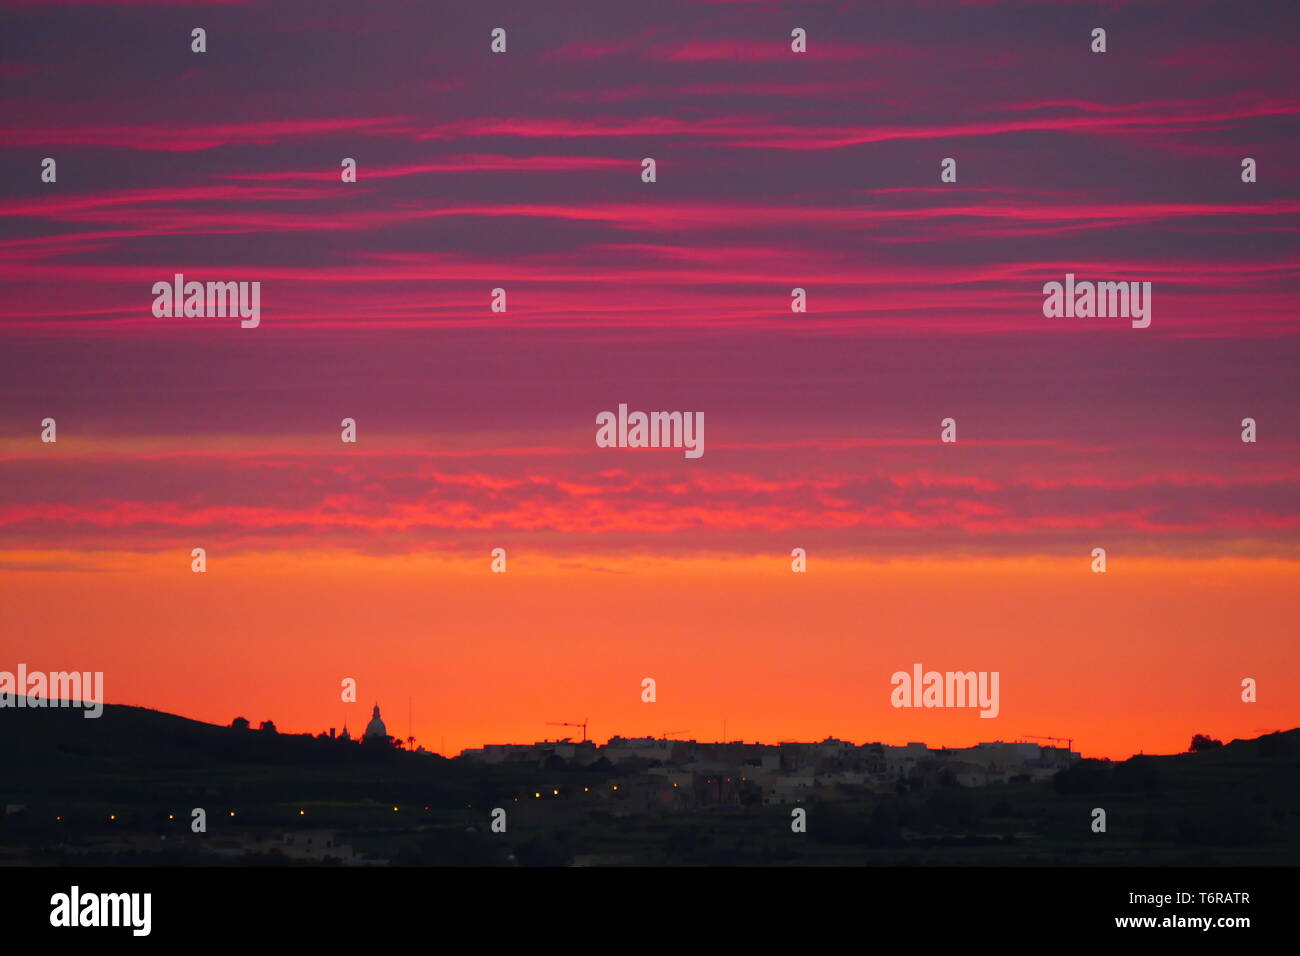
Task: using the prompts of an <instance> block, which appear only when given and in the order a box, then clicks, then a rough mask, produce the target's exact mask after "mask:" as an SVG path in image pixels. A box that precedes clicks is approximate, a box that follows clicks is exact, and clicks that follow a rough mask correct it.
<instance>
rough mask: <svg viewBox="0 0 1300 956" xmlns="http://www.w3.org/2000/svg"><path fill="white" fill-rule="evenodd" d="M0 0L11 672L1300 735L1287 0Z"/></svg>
mask: <svg viewBox="0 0 1300 956" xmlns="http://www.w3.org/2000/svg"><path fill="white" fill-rule="evenodd" d="M4 8H5V9H4V10H3V12H2V13H0V17H2V18H3V27H2V28H0V670H11V671H12V670H15V669H16V668H17V665H18V664H19V663H25V664H26V665H27V667H28V668H29V669H31V670H51V671H52V670H73V669H75V670H102V671H103V672H104V674H105V678H104V680H105V690H106V697H107V700H108V702H109V703H117V704H134V705H140V706H148V707H154V708H157V709H160V710H165V711H170V712H174V713H179V714H183V715H185V716H187V717H192V718H196V719H200V720H206V721H212V722H217V723H228V722H229V721H230V720H231V719H232V718H233V717H235V716H237V715H242V716H244V717H247V718H248V719H250V720H252V721H254V722H255V723H256V722H258V721H260V720H263V719H268V718H270V719H273V720H274V721H275V722H276V724H277V726H278V727H279V728H280V730H281V731H282V732H285V731H287V732H305V731H311V732H313V733H315V732H320V731H321V730H325V729H327V728H329V727H337V728H340V729H341V728H342V726H343V725H344V723H345V722H346V723H347V724H348V726H349V727H350V729H351V730H352V731H353V732H354V733H355V732H356V731H357V730H359V729H360V728H362V727H363V726H364V724H365V722H366V720H367V719H368V718H369V713H370V707H371V706H372V704H373V703H375V702H376V701H377V702H378V703H379V704H380V705H381V706H382V707H383V710H384V716H385V719H386V720H387V723H388V729H389V731H390V733H393V734H395V735H398V736H401V737H403V738H405V737H406V736H407V733H408V729H407V728H408V717H407V709H408V699H409V700H410V701H411V705H410V706H411V714H412V717H411V725H412V729H411V732H412V733H413V734H414V736H415V737H416V738H417V740H418V741H419V742H420V743H421V744H423V745H424V746H425V747H427V748H429V749H433V750H438V751H440V752H443V753H447V754H454V753H456V752H458V751H459V750H460V749H462V748H464V747H476V746H481V745H482V744H484V743H489V742H493V743H503V742H529V741H533V740H540V739H543V738H546V737H552V738H554V737H555V736H559V735H564V734H567V733H569V732H570V731H569V730H568V729H567V728H558V727H548V726H547V725H546V724H547V722H548V721H581V720H583V719H584V718H589V719H590V723H591V728H590V729H591V734H592V736H593V737H595V738H596V739H598V740H600V741H604V740H605V739H606V738H608V737H609V736H611V735H614V734H621V735H624V736H642V735H654V736H658V735H660V734H662V733H666V732H670V731H682V732H684V733H680V734H679V736H683V737H695V738H697V739H701V740H715V739H720V738H721V737H722V736H723V733H724V721H725V728H726V736H727V737H728V738H729V739H744V740H748V741H754V740H762V741H765V742H775V741H778V740H792V739H805V740H806V739H821V738H823V737H825V736H828V735H830V736H837V737H840V738H844V739H850V740H855V741H858V742H862V741H875V740H879V741H883V742H886V743H895V744H898V743H906V742H908V741H925V742H927V743H929V744H931V745H932V746H939V745H948V746H964V745H968V744H972V743H975V742H977V741H982V740H994V739H1002V740H1015V739H1021V738H1023V737H1024V736H1026V735H1044V736H1060V737H1070V738H1072V739H1073V740H1074V749H1075V750H1079V751H1082V752H1083V754H1084V755H1085V756H1093V757H1103V756H1105V757H1112V758H1124V757H1127V756H1129V755H1130V754H1132V753H1136V752H1138V751H1146V752H1148V753H1152V752H1165V753H1167V752H1178V751H1182V750H1185V749H1186V748H1187V745H1188V742H1189V740H1190V739H1191V737H1192V735H1193V734H1194V733H1208V734H1211V735H1212V736H1215V737H1219V738H1222V739H1224V740H1230V739H1232V738H1234V737H1255V736H1258V735H1259V734H1262V733H1267V732H1270V731H1274V730H1281V729H1289V728H1292V727H1295V726H1297V725H1300V650H1298V646H1300V645H1298V637H1300V635H1298V634H1297V621H1298V620H1300V401H1297V396H1298V389H1297V381H1298V378H1300V322H1298V321H1297V314H1298V313H1297V308H1296V296H1297V295H1298V294H1300V242H1298V241H1297V232H1298V231H1300V136H1297V132H1298V131H1300V86H1298V84H1297V73H1296V59H1295V38H1296V36H1297V30H1298V29H1300V5H1298V4H1296V3H1294V0H1277V2H1260V3H1250V4H1242V3H1240V2H1235V0H1227V2H1220V3H1216V2H1167V3H1165V2H1143V3H1136V2H1135V3H1123V2H1120V3H1097V2H1086V3H1085V2H1080V3H1073V2H1066V3H1055V4H1049V3H1042V2H1034V3H1030V2H1010V0H1008V2H1002V0H986V2H965V3H958V2H952V3H940V2H916V0H909V2H904V0H880V2H872V3H869V4H868V3H850V2H844V3H839V2H815V0H809V2H802V3H798V4H779V3H766V2H741V0H735V2H713V3H710V2H702V0H694V2H685V0H655V2H649V3H633V2H624V0H618V2H609V3H597V2H592V0H584V2H573V0H554V2H552V0H548V2H546V3H540V2H538V0H528V2H510V3H505V2H501V3H498V2H482V3H463V2H457V3H436V2H426V0H421V2H404V3H388V2H365V3H354V2H348V3H345V2H335V0H327V2H320V0H312V2H305V0H304V2H298V0H277V2H274V3H231V4H220V3H217V4H212V3H205V4H187V3H183V2H156V3H149V2H94V3H66V2H54V3H49V2H46V3H41V4H39V5H38V4H27V3H12V2H11V3H6V4H4ZM195 27H203V28H204V29H205V30H206V31H207V52H206V53H202V54H196V53H192V52H191V50H190V42H191V41H190V31H191V30H192V29H193V28H195ZM494 27H502V28H504V29H506V31H507V36H508V48H507V52H506V53H505V54H493V53H492V52H490V49H489V43H490V39H491V38H490V33H491V31H492V29H493V28H494ZM795 27H802V28H804V29H805V30H806V31H807V36H808V52H807V53H806V54H794V53H792V52H791V50H790V31H791V30H792V29H793V28H795ZM1094 27H1104V28H1105V29H1106V30H1107V34H1108V52H1106V53H1105V54H1094V53H1091V52H1090V50H1089V44H1090V33H1091V31H1092V29H1093V28H1094ZM45 157H51V158H54V159H55V160H56V161H57V181H56V182H54V183H43V182H42V181H41V177H40V173H41V161H42V159H44V158H45ZM344 157H352V158H355V159H356V161H357V182H355V183H344V182H341V181H340V162H341V160H342V159H343V158H344ZM644 157H654V158H655V160H656V162H657V181H656V182H654V183H645V182H642V180H641V161H642V159H643V158H644ZM945 157H953V158H955V159H956V161H957V171H958V179H957V182H956V183H941V182H940V178H939V172H940V161H941V160H942V159H944V158H945ZM1243 157H1252V158H1254V159H1255V160H1256V161H1257V164H1258V182H1255V183H1249V184H1248V183H1243V182H1242V180H1241V160H1242V158H1243ZM1067 272H1072V273H1075V274H1076V275H1077V276H1078V277H1079V278H1080V279H1091V280H1134V281H1138V280H1141V281H1150V282H1151V283H1152V287H1153V295H1152V322H1151V326H1150V328H1146V329H1134V328H1132V327H1130V323H1129V321H1128V320H1127V319H1115V318H1107V319H1098V318H1084V319H1079V318H1054V319H1048V318H1045V317H1044V316H1043V312H1042V302H1043V295H1042V287H1043V284H1044V283H1046V282H1049V281H1061V280H1062V279H1063V278H1064V276H1065V274H1066V273H1067ZM175 273H183V274H184V275H185V277H186V279H194V280H199V281H254V280H255V281H260V282H261V283H262V291H261V310H262V316H261V325H260V327H258V328H256V329H244V328H241V327H240V324H239V321H238V319H237V318H236V319H231V318H155V317H154V316H153V314H152V312H151V305H152V303H153V300H154V296H153V294H152V293H151V287H152V286H153V284H154V283H155V282H158V281H168V282H170V281H171V279H172V277H173V275H174V274H175ZM497 287H501V288H505V289H506V290H507V294H508V312H506V313H505V314H500V313H493V312H491V311H490V310H489V302H490V294H491V290H492V289H493V288H497ZM795 287H801V288H804V289H806V290H807V294H808V312H807V313H806V314H794V313H792V312H791V310H790V294H791V289H793V288H795ZM620 403H626V404H627V405H628V406H629V407H630V408H631V409H641V410H646V411H650V410H681V411H701V412H703V413H704V417H705V422H706V430H705V453H704V455H703V457H702V458H699V459H697V460H691V459H687V458H685V457H684V456H683V454H682V451H681V450H680V449H618V448H598V447H596V444H595V441H594V438H595V433H596V425H595V418H596V415H597V414H598V413H600V412H602V411H605V410H615V409H617V407H618V405H619V404H620ZM46 417H51V418H54V419H55V420H56V421H57V428H58V441H57V443H54V444H47V443H43V442H42V441H41V437H40V435H41V421H42V419H44V418H46ZM345 417H351V418H354V419H355V420H356V422H357V431H358V442H357V443H356V444H355V445H349V444H343V443H342V442H341V441H340V437H339V435H340V428H339V423H340V421H341V419H343V418H345ZM946 417H952V418H954V419H956V422H957V432H958V441H957V443H955V444H944V443H941V442H940V440H939V433H940V421H941V420H942V419H944V418H946ZM1246 417H1250V418H1254V419H1255V420H1256V422H1257V423H1258V441H1257V442H1256V443H1254V444H1247V443H1243V442H1242V441H1241V430H1242V429H1241V421H1242V419H1243V418H1246ZM195 547H203V548H205V549H206V550H207V558H208V570H207V572H206V573H204V574H195V573H192V572H191V569H190V562H191V557H190V553H191V549H193V548H195ZM497 547H500V548H504V549H506V552H507V555H508V562H509V564H508V567H509V570H508V572H507V573H505V574H493V573H491V571H490V552H491V551H492V549H493V548H497ZM1097 547H1102V548H1105V549H1106V551H1107V560H1108V571H1107V573H1106V574H1104V575H1103V574H1093V573H1092V572H1091V570H1090V564H1091V560H1092V559H1091V551H1092V549H1093V548H1097ZM793 548H804V549H806V551H807V553H808V571H807V573H806V574H795V573H792V572H791V568H790V561H791V558H790V553H791V549H793ZM914 663H921V664H923V665H924V666H925V668H926V669H934V670H940V671H945V670H963V671H964V670H989V671H999V672H1000V673H1001V713H1000V715H999V716H998V717H997V718H996V719H992V720H990V719H981V718H980V717H979V716H978V712H977V711H975V710H953V709H949V710H914V709H898V710H896V709H894V708H893V707H891V706H890V700H889V694H890V690H891V688H890V684H889V678H890V675H891V674H892V673H894V672H895V671H898V670H910V669H911V667H912V665H913V664H914ZM347 677H352V678H355V679H356V680H357V682H358V689H359V700H358V702H357V703H355V704H344V703H342V702H341V701H340V699H339V697H340V694H339V690H340V681H342V680H343V679H344V678H347ZM645 677H653V678H655V680H656V681H657V683H658V701H657V702H656V703H654V704H645V703H642V702H641V699H640V691H641V680H642V679H643V678H645ZM1246 677H1251V678H1254V679H1255V680H1257V681H1258V684H1259V700H1258V702H1257V703H1253V704H1246V703H1243V702H1242V701H1241V699H1240V689H1241V681H1242V679H1243V678H1246ZM574 733H575V734H577V733H579V732H577V731H574Z"/></svg>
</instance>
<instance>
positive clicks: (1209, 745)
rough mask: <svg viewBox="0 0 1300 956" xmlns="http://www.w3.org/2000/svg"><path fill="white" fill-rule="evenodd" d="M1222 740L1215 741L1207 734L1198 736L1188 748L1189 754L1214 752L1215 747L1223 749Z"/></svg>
mask: <svg viewBox="0 0 1300 956" xmlns="http://www.w3.org/2000/svg"><path fill="white" fill-rule="evenodd" d="M1222 746H1223V741H1222V740H1215V739H1214V738H1213V737H1211V736H1209V735H1207V734H1197V735H1196V736H1195V737H1193V738H1192V745H1191V746H1190V747H1188V748H1187V752H1188V753H1200V752H1201V751H1202V750H1213V749H1214V748H1215V747H1222Z"/></svg>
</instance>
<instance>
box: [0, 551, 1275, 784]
mask: <svg viewBox="0 0 1300 956" xmlns="http://www.w3.org/2000/svg"><path fill="white" fill-rule="evenodd" d="M63 557H65V558H66V559H67V564H68V565H69V566H71V565H73V564H74V562H73V560H72V558H73V556H72V555H67V556H63ZM0 559H2V560H3V561H4V562H5V564H6V565H7V566H8V567H11V568H15V567H23V566H31V565H36V564H40V565H44V566H48V567H50V568H51V570H43V571H36V570H10V571H7V572H6V574H5V577H6V579H7V585H6V598H5V601H4V604H5V608H6V614H5V623H6V626H5V628H4V632H5V636H4V637H3V638H2V639H0V670H10V671H12V670H14V669H16V667H17V665H18V664H19V663H23V664H26V665H27V667H28V668H29V670H50V671H52V670H72V669H75V670H92V671H93V670H100V671H103V672H104V674H105V678H104V685H105V696H106V698H107V702H108V703H111V704H132V705H137V706H146V707H152V708H155V709H157V710H162V711H167V712H171V713H177V714H180V715H182V716H186V717H190V718H194V719H197V720H203V721H209V722H212V723H219V724H228V723H229V722H230V721H231V720H232V719H233V718H234V717H236V716H244V717H247V718H248V719H249V720H251V721H253V723H254V725H256V723H257V722H259V721H261V720H265V719H271V720H274V721H275V723H276V725H277V727H279V729H280V730H281V732H287V733H301V732H311V733H319V732H321V731H324V730H327V729H328V728H330V727H335V728H337V729H339V730H341V729H342V728H343V726H344V725H345V724H346V725H347V726H348V727H349V729H350V730H351V731H352V732H353V734H354V735H355V734H356V733H357V732H358V731H359V730H361V729H362V728H364V726H365V724H366V722H367V721H368V720H369V717H370V709H371V707H372V705H373V704H374V703H376V702H377V703H379V704H380V706H381V707H382V709H383V717H384V720H385V722H386V723H387V726H388V731H389V733H390V734H392V735H393V736H396V737H399V738H403V739H405V738H406V736H407V735H408V699H409V700H410V702H411V704H410V708H411V719H410V733H412V734H413V735H414V736H415V738H416V740H417V742H418V743H419V744H422V745H423V746H424V747H426V748H427V749H430V750H435V751H438V752H441V753H444V754H447V755H454V754H456V753H458V752H459V751H460V750H461V749H463V748H466V747H477V746H481V745H482V744H484V743H507V742H513V743H521V742H522V743H527V742H532V741H534V740H541V739H545V738H547V737H551V738H554V737H555V736H563V735H565V733H566V732H567V731H569V730H570V728H559V727H549V726H547V724H548V722H549V721H581V720H583V719H584V718H586V719H589V720H590V728H589V733H590V736H591V738H592V739H594V740H597V741H599V742H603V741H604V740H606V739H608V738H609V737H610V736H614V735H622V736H655V737H658V736H659V735H660V734H662V733H665V732H667V731H670V730H679V729H684V730H685V731H686V732H685V733H682V734H679V735H677V736H678V737H679V738H694V739H697V740H702V741H712V740H718V739H721V738H722V736H723V727H724V721H725V726H726V737H727V739H732V740H738V739H743V740H746V741H751V742H752V741H762V742H765V743H775V742H777V741H780V740H820V739H823V738H825V737H827V736H834V737H839V738H842V739H846V740H852V741H855V742H858V743H861V742H866V741H882V742H885V743H890V744H902V743H906V742H908V741H924V742H926V743H927V744H929V745H930V746H967V745H970V744H973V743H976V742H979V741H987V740H1017V739H1021V738H1023V737H1025V736H1027V735H1039V736H1060V737H1072V738H1073V739H1074V749H1075V750H1077V751H1081V752H1082V753H1083V754H1084V756H1088V757H1110V758H1112V759H1124V758H1127V757H1128V756H1130V755H1132V754H1134V753H1137V752H1139V751H1144V752H1147V753H1177V752H1182V751H1184V750H1186V749H1187V745H1188V742H1189V741H1190V739H1191V737H1192V735H1193V734H1195V733H1207V734H1210V735H1212V736H1215V737H1219V738H1222V739H1224V740H1225V741H1227V740H1231V739H1233V738H1238V737H1240V738H1249V737H1256V736H1259V735H1260V734H1263V733H1269V732H1271V731H1275V730H1285V729H1290V728H1292V727H1295V726H1297V725H1300V704H1297V701H1300V675H1298V674H1297V672H1296V670H1295V668H1294V667H1293V666H1289V665H1290V663H1291V661H1292V660H1293V658H1294V634H1293V627H1294V621H1295V620H1296V619H1297V611H1300V588H1298V587H1297V583H1300V564H1297V563H1296V562H1289V561H1283V560H1271V559H1258V560H1254V559H1245V558H1237V557H1233V558H1223V559H1219V560H1155V559H1148V560H1125V559H1124V558H1123V557H1122V556H1121V555H1115V554H1112V555H1111V556H1110V571H1109V573H1107V574H1104V575H1101V574H1092V573H1090V571H1089V558H1088V557H1087V551H1086V549H1085V550H1084V552H1083V556H1082V557H1080V558H1076V559H1070V560H1063V559H1059V558H1051V559H1048V558H1043V559H1003V560H947V561H944V560H909V561H898V562H884V563H880V562H866V561H848V560H834V559H831V558H826V557H819V556H818V555H817V554H816V553H815V552H814V553H813V554H811V555H810V556H809V570H808V573H807V574H793V573H791V571H790V567H789V558H788V557H784V556H783V555H782V554H781V553H780V552H779V551H776V552H774V553H773V554H772V555H770V556H764V557H761V558H750V559H743V560H741V559H731V560H724V559H710V558H706V557H699V558H688V559H682V558H679V559H671V560H670V559H652V558H614V557H610V556H601V557H598V558H592V559H590V560H581V559H572V558H566V559H563V560H561V559H558V558H552V557H548V556H539V555H528V554H525V553H522V552H519V553H515V552H512V553H511V555H510V565H509V568H510V570H509V571H508V572H507V573H505V574H492V573H490V571H489V558H488V556H487V554H486V553H485V554H484V556H483V559H482V560H481V561H477V562H476V561H471V560H465V559H460V558H457V559H454V560H453V559H448V558H442V557H433V556H414V557H385V558H376V557H362V556H356V555H352V554H348V553H343V552H338V553H328V552H319V551H316V552H308V553H289V552H285V553H269V552H264V553H259V554H248V555H242V556H231V557H225V556H223V555H222V554H219V553H212V552H210V553H209V555H208V562H209V563H208V571H207V573H205V574H193V573H191V572H190V570H189V561H190V558H189V556H188V553H179V554H173V553H166V554H151V555H139V554H125V553H121V554H113V553H99V554H97V555H96V556H95V564H96V566H97V567H98V568H99V570H57V568H59V567H61V566H62V565H61V558H60V555H58V554H55V553H51V552H49V551H42V552H40V553H39V554H35V553H33V554H24V553H18V552H8V553H5V554H0ZM79 559H80V560H82V561H84V559H85V555H84V554H82V555H80V556H79ZM915 663H920V664H922V665H923V666H924V668H925V669H926V670H939V671H946V670H962V671H965V670H977V671H978V670H988V671H999V672H1000V673H1001V713H1000V715H999V716H998V717H996V718H994V719H983V718H980V717H979V716H978V711H977V710H974V709H962V710H957V709H947V710H945V709H894V708H893V707H892V706H891V705H890V696H889V695H890V690H891V687H890V684H889V678H890V675H891V674H892V673H893V672H895V671H898V670H910V669H911V667H912V665H913V664H915ZM347 677H352V678H355V679H356V681H357V686H358V701H357V703H355V704H344V703H342V702H341V701H340V682H341V681H342V680H343V679H344V678H347ZM645 677H653V678H654V679H655V680H656V682H657V687H658V701H657V702H656V703H653V704H646V703H642V702H641V699H640V693H641V680H642V679H643V678H645ZM1246 677H1253V678H1255V679H1256V680H1257V681H1258V683H1259V701H1258V703H1254V704H1246V703H1243V702H1241V700H1240V687H1241V681H1242V679H1243V678H1246ZM573 733H574V735H575V738H576V736H579V735H580V731H577V730H573Z"/></svg>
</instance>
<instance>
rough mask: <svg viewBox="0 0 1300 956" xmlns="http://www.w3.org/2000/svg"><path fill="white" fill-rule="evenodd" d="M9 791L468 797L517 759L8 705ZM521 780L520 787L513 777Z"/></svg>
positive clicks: (124, 796) (152, 713)
mask: <svg viewBox="0 0 1300 956" xmlns="http://www.w3.org/2000/svg"><path fill="white" fill-rule="evenodd" d="M0 761H3V766H5V767H8V768H13V770H14V771H15V772H13V773H10V774H6V775H5V777H4V778H0V800H4V801H7V802H10V803H14V802H17V803H23V802H28V801H29V800H37V801H39V800H40V799H42V798H60V797H62V798H82V799H87V800H102V801H108V802H111V801H122V800H125V801H129V802H130V801H137V800H142V801H148V802H156V801H163V802H165V801H168V800H171V799H182V800H188V799H191V798H193V797H195V796H202V795H207V796H211V797H218V798H228V799H230V800H236V799H242V800H265V801H274V800H277V799H286V800H287V799H311V798H313V797H314V798H319V799H334V800H342V799H362V798H366V797H370V796H376V797H381V798H383V799H386V800H391V799H395V798H398V797H400V798H402V799H407V800H417V799H418V800H419V801H421V802H422V803H424V804H444V805H455V804H461V805H463V804H464V803H465V802H467V801H473V799H474V798H475V797H479V798H480V799H486V797H487V796H489V795H491V794H492V793H494V792H495V791H496V790H498V789H499V787H498V786H497V785H496V784H497V783H501V784H504V783H505V782H507V781H508V780H510V779H511V778H512V777H517V776H518V771H503V772H494V768H482V767H474V768H470V767H466V766H464V765H463V764H462V763H461V762H460V761H449V760H445V759H443V758H442V757H439V756H436V755H433V754H422V753H410V752H407V751H403V750H399V749H396V748H393V747H387V746H383V745H373V744H359V743H355V742H352V743H345V742H343V741H340V740H332V739H328V738H326V739H320V738H316V737H312V736H310V735H306V734H303V735H297V734H278V733H269V732H265V731H261V730H237V729H234V728H231V727H221V726H217V725H215V724H206V723H203V722H201V721H197V720H189V719H187V718H184V717H178V716H176V715H174V714H167V713H163V712H161V711H156V710H150V709H147V708H143V707H128V706H121V705H110V706H106V707H105V708H104V713H103V715H102V716H101V717H98V718H95V719H87V718H86V717H84V716H83V711H81V710H79V709H76V708H47V709H27V708H21V709H20V708H4V709H0ZM509 789H511V790H512V791H513V789H516V787H511V788H509Z"/></svg>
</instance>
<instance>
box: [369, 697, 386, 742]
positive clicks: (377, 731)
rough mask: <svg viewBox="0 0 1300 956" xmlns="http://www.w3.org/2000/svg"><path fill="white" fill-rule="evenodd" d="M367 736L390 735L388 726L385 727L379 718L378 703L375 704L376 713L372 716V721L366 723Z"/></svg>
mask: <svg viewBox="0 0 1300 956" xmlns="http://www.w3.org/2000/svg"><path fill="white" fill-rule="evenodd" d="M365 736H366V737H367V738H370V737H379V738H384V737H387V736H388V728H387V727H385V726H384V722H383V721H382V720H380V719H379V705H378V704H375V713H374V716H372V717H371V718H370V723H368V724H366V732H365Z"/></svg>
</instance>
